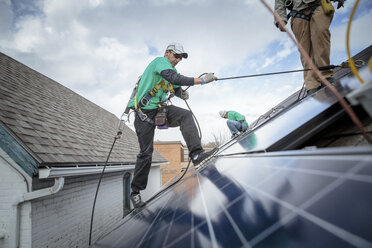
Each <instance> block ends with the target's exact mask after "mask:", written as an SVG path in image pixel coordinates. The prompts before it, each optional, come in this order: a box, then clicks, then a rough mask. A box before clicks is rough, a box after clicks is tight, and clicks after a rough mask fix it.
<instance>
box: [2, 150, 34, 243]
mask: <svg viewBox="0 0 372 248" xmlns="http://www.w3.org/2000/svg"><path fill="white" fill-rule="evenodd" d="M0 171H1V176H0V247H3V248H8V247H9V248H11V247H14V239H13V240H11V238H12V235H13V238H14V232H13V228H14V224H15V219H13V218H12V216H13V215H12V204H13V203H15V201H16V199H17V198H18V197H20V196H21V195H22V194H24V193H26V192H27V184H28V182H27V181H28V180H31V178H30V177H29V176H28V175H27V174H26V173H22V169H21V168H20V167H19V166H18V165H17V164H16V163H15V162H14V161H13V160H12V159H11V158H10V157H9V156H8V155H7V154H6V153H5V152H4V151H3V150H2V149H1V148H0ZM13 210H14V208H13ZM30 213H31V204H30V202H26V203H23V204H20V205H19V215H20V227H21V230H20V243H19V246H20V247H31V218H30Z"/></svg>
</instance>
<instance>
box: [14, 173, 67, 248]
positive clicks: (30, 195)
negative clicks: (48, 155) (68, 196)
mask: <svg viewBox="0 0 372 248" xmlns="http://www.w3.org/2000/svg"><path fill="white" fill-rule="evenodd" d="M64 184H65V178H64V177H59V178H55V179H54V185H53V186H52V187H49V188H45V189H39V190H35V191H31V192H27V193H24V194H22V195H21V196H19V197H18V198H17V199H16V200H15V201H14V203H13V204H12V210H11V216H10V217H11V220H13V221H11V223H12V228H11V230H13V231H12V232H11V236H10V244H13V246H11V247H16V248H18V247H19V228H20V223H19V219H20V218H19V211H18V208H19V206H20V204H22V203H24V202H27V201H31V200H34V199H37V198H41V197H44V196H48V195H53V194H56V193H57V192H59V191H60V190H61V189H62V188H63V186H64Z"/></svg>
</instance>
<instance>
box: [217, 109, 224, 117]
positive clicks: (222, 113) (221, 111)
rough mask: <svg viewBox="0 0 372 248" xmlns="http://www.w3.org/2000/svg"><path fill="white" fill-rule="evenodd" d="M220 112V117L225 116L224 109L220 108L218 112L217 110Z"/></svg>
mask: <svg viewBox="0 0 372 248" xmlns="http://www.w3.org/2000/svg"><path fill="white" fill-rule="evenodd" d="M218 113H219V114H220V116H221V117H222V118H225V115H226V111H225V110H220V112H218Z"/></svg>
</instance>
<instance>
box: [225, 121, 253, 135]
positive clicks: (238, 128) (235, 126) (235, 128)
mask: <svg viewBox="0 0 372 248" xmlns="http://www.w3.org/2000/svg"><path fill="white" fill-rule="evenodd" d="M226 122H227V126H228V127H229V129H230V132H231V133H232V134H236V133H239V132H243V131H245V130H247V128H248V127H247V126H246V125H243V124H241V123H240V122H239V121H233V120H227V121H226Z"/></svg>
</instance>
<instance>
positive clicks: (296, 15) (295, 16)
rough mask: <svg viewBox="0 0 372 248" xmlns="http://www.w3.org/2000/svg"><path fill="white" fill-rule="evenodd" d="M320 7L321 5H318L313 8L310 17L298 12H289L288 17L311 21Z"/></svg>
mask: <svg viewBox="0 0 372 248" xmlns="http://www.w3.org/2000/svg"><path fill="white" fill-rule="evenodd" d="M319 6H320V3H317V4H315V5H314V6H313V8H312V9H311V12H310V13H309V14H308V15H305V14H303V13H300V12H296V11H293V10H292V11H291V12H289V14H288V17H289V18H290V17H293V18H301V19H304V20H306V21H310V19H311V17H312V16H313V14H314V12H315V10H316V8H318V7H319Z"/></svg>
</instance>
